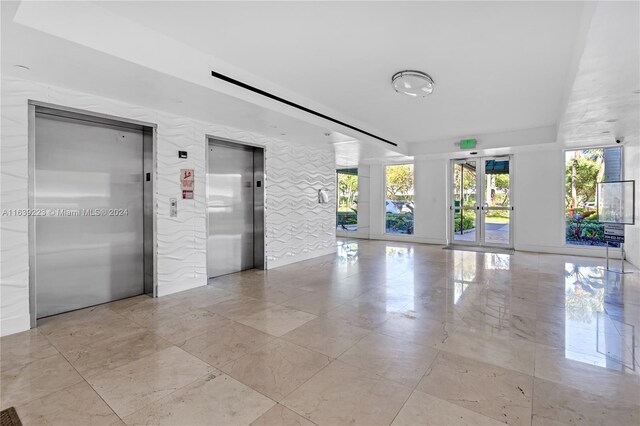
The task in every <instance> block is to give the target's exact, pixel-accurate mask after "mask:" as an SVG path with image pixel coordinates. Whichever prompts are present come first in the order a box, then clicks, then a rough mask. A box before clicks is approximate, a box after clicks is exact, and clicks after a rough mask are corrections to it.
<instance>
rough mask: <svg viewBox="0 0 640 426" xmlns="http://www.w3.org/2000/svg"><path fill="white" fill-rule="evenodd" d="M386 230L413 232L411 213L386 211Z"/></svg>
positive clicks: (402, 232)
mask: <svg viewBox="0 0 640 426" xmlns="http://www.w3.org/2000/svg"><path fill="white" fill-rule="evenodd" d="M387 232H392V233H396V234H413V215H412V214H411V213H387Z"/></svg>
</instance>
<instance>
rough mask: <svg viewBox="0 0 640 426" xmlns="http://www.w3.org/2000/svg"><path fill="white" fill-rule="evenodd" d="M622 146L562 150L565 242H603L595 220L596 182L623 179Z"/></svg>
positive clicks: (579, 243)
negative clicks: (563, 163)
mask: <svg viewBox="0 0 640 426" xmlns="http://www.w3.org/2000/svg"><path fill="white" fill-rule="evenodd" d="M621 170H622V148H620V147H613V148H590V149H578V150H574V151H566V153H565V222H566V224H565V238H566V242H567V244H577V245H589V246H604V245H605V242H604V225H603V224H601V223H599V222H598V214H597V207H596V189H597V183H598V182H613V181H619V180H621V179H622V174H621Z"/></svg>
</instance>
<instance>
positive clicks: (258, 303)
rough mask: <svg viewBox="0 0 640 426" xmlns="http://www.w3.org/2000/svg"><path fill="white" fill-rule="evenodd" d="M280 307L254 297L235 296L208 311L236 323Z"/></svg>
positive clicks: (208, 308)
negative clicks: (266, 310)
mask: <svg viewBox="0 0 640 426" xmlns="http://www.w3.org/2000/svg"><path fill="white" fill-rule="evenodd" d="M277 306H279V305H276V304H275V303H271V302H267V301H265V300H260V299H254V298H252V297H247V296H242V295H234V296H232V297H229V298H227V299H225V300H224V301H222V302H219V303H215V304H213V305H211V306H208V307H207V308H206V309H207V310H208V311H210V312H213V313H215V314H219V315H222V316H224V317H227V318H230V319H232V320H234V321H237V320H240V319H242V318H246V317H248V316H250V315H253V314H255V313H257V312H260V311H264V310H265V309H268V308H275V307H277Z"/></svg>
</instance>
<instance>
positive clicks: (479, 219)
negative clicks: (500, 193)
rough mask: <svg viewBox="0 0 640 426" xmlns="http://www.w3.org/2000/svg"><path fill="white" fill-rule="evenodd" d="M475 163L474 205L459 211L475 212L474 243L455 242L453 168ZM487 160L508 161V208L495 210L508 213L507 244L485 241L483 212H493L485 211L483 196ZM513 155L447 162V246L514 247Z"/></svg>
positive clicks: (458, 159)
mask: <svg viewBox="0 0 640 426" xmlns="http://www.w3.org/2000/svg"><path fill="white" fill-rule="evenodd" d="M470 160H471V161H476V162H477V164H478V166H477V168H476V204H475V206H474V207H473V208H467V209H462V208H460V209H461V210H471V211H475V212H476V239H475V241H456V240H455V239H454V232H455V222H454V217H455V210H456V209H455V206H454V201H455V200H454V193H455V192H454V191H455V190H454V187H453V185H454V183H455V182H454V179H453V174H454V170H455V169H454V167H455V165H456V164H459V163H462V162H465V161H470ZM487 160H508V161H509V207H508V208H504V209H502V208H497V209H496V210H508V211H509V212H510V213H509V242H508V244H500V243H493V242H486V241H485V225H486V217H485V215H484V212H485V211H487V210H493V209H492V208H490V209H487V208H486V207H485V204H486V203H485V195H486V188H485V187H484V186H485V185H484V180H485V179H484V177H485V171H484V169H485V167H484V166H485V162H486V161H487ZM513 164H514V161H513V155H511V154H507V155H487V156H478V157H466V158H455V159H452V160H451V161H450V162H449V165H450V167H449V171H448V173H449V176H448V180H449V181H450V183H449V185H448V186H449V190H448V195H449V211H448V217H447V222H448V223H449V233H448V239H449V244H460V245H469V246H481V247H496V248H509V249H510V248H513V247H514V226H513V225H514V218H515V208H514V201H515V197H514V190H513V188H514V183H515V173H514V167H513ZM461 207H462V206H461Z"/></svg>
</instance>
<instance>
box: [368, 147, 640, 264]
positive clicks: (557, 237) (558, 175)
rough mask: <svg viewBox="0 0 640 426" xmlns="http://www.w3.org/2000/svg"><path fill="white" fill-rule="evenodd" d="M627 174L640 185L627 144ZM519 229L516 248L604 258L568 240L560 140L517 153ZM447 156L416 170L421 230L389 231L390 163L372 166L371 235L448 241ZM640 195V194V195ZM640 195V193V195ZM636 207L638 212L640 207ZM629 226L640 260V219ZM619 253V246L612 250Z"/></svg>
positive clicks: (635, 150)
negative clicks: (386, 188)
mask: <svg viewBox="0 0 640 426" xmlns="http://www.w3.org/2000/svg"><path fill="white" fill-rule="evenodd" d="M624 157H625V167H626V170H625V178H626V179H636V181H637V182H638V183H637V186H636V191H638V190H640V176H639V174H640V148H639V147H638V144H637V143H636V144H635V145H631V144H627V146H625V148H624ZM513 161H514V163H513V170H514V180H513V203H514V208H515V210H514V217H513V232H514V247H515V249H516V250H523V251H535V252H545V253H560V254H573V255H580V256H596V257H604V255H605V250H604V248H600V247H584V246H575V245H567V244H565V231H564V189H563V188H564V187H563V185H564V151H563V150H562V148H560V147H559V145H557V144H555V143H546V144H541V145H537V146H534V147H527V148H526V149H521V150H519V151H517V152H516V153H515V154H513ZM449 164H450V160H449V159H447V158H427V159H424V158H419V159H417V160H416V161H415V162H414V165H415V166H414V171H415V224H414V228H415V234H414V235H391V234H385V233H384V220H385V213H384V211H385V210H384V197H383V194H384V189H383V188H384V165H383V164H372V165H370V188H369V194H370V195H369V197H370V212H369V216H370V226H371V228H370V238H371V239H384V240H398V241H413V242H418V243H431V244H446V243H447V239H448V226H449V223H448V217H449V216H448V215H449V204H448V185H449V183H448V176H449V173H450V167H449ZM636 197H640V196H639V195H636ZM639 199H640V198H639ZM638 210H640V209H637V210H636V216H638V215H640V212H639V211H638ZM636 221H637V222H639V224H638V225H635V226H633V227H631V226H629V227H627V232H626V238H627V245H626V247H627V257H628V260H629V261H630V262H631V263H633V264H634V265H636V266H638V265H640V259H639V258H640V249H639V246H640V231H639V229H640V220H638V219H636ZM610 255H611V257H616V256H617V253H616V251H612V253H610Z"/></svg>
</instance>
